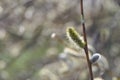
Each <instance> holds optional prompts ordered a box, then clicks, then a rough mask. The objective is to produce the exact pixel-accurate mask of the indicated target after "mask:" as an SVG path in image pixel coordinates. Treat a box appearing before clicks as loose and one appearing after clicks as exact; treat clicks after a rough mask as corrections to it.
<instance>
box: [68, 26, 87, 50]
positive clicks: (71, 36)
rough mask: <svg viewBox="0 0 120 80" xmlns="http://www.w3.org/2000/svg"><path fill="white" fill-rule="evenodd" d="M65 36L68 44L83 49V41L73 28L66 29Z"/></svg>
mask: <svg viewBox="0 0 120 80" xmlns="http://www.w3.org/2000/svg"><path fill="white" fill-rule="evenodd" d="M66 34H67V37H68V39H69V41H70V42H72V43H74V44H75V45H77V46H78V47H80V48H84V47H85V41H84V40H83V37H82V36H80V35H79V33H78V32H77V31H76V30H75V29H74V28H73V27H68V28H67V29H66Z"/></svg>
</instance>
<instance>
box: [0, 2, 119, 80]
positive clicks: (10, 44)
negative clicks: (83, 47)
mask: <svg viewBox="0 0 120 80" xmlns="http://www.w3.org/2000/svg"><path fill="white" fill-rule="evenodd" d="M79 2H80V1H79V0H0V80H88V79H87V78H88V75H87V76H86V75H85V73H87V72H86V71H85V70H83V69H82V71H81V70H79V71H80V72H79V75H81V76H83V77H84V78H82V77H79V75H78V76H77V77H79V79H77V78H76V79H75V78H73V77H74V76H76V74H75V73H76V70H78V68H77V69H74V68H76V67H72V70H73V71H72V72H71V67H69V69H68V65H69V64H66V62H64V61H63V62H64V63H61V61H60V60H59V58H58V56H59V54H60V53H62V52H63V51H64V49H65V48H66V47H69V45H67V46H66V45H65V43H64V42H63V41H66V42H67V38H66V27H69V26H74V27H75V29H77V31H78V32H79V33H80V34H82V27H81V21H80V19H81V16H80V3H79ZM84 12H85V23H86V28H87V37H88V44H90V45H91V46H92V47H93V48H94V49H95V52H99V53H101V54H102V55H103V56H104V57H106V59H107V61H108V63H109V68H110V71H109V74H111V75H107V74H108V73H106V75H107V77H106V75H105V78H106V79H105V80H110V79H111V80H120V0H84ZM52 33H55V35H57V38H54V39H53V38H51V34H52ZM55 35H53V36H55ZM68 44H69V43H68ZM72 59H73V58H72ZM74 59H75V58H74ZM76 61H79V60H76ZM79 62H80V61H79ZM61 65H62V66H63V65H64V66H67V67H63V68H62V67H61ZM72 65H77V67H80V66H84V64H82V65H79V63H78V62H73V64H72ZM69 66H70V65H69ZM59 68H60V70H66V69H67V70H68V71H67V72H65V73H62V72H61V71H59V72H58V70H59ZM49 69H50V70H51V69H53V70H51V71H50V70H49ZM54 70H55V71H54ZM41 71H42V72H41ZM60 72H61V73H60ZM69 73H70V75H69ZM62 74H64V75H65V74H67V75H66V76H63V75H62ZM61 75H62V76H61ZM71 75H72V77H71ZM46 76H47V77H46ZM110 76H111V78H110V79H109V77H110ZM50 77H51V78H50ZM97 77H99V76H97Z"/></svg>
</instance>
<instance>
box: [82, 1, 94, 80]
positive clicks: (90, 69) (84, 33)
mask: <svg viewBox="0 0 120 80" xmlns="http://www.w3.org/2000/svg"><path fill="white" fill-rule="evenodd" d="M80 10H81V18H82V19H81V20H82V28H83V36H84V41H85V43H86V45H85V47H84V51H85V53H86V58H87V63H88V67H89V73H90V77H91V80H93V73H92V65H91V62H90V59H89V53H88V45H87V37H86V29H85V22H84V11H83V0H80Z"/></svg>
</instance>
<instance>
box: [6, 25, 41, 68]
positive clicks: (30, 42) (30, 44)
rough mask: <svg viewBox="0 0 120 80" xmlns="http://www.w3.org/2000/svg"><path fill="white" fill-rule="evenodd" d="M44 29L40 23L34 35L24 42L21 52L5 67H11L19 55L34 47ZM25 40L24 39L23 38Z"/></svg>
mask: <svg viewBox="0 0 120 80" xmlns="http://www.w3.org/2000/svg"><path fill="white" fill-rule="evenodd" d="M42 30H43V26H42V25H40V26H38V27H37V28H36V30H35V31H34V35H33V37H32V38H31V39H30V40H28V41H27V42H26V41H25V42H24V44H23V45H22V48H21V50H20V52H19V53H20V54H19V55H18V56H17V57H15V58H14V59H12V60H11V61H10V62H9V63H8V64H7V66H6V67H5V69H7V68H9V67H10V66H11V65H12V64H13V63H14V62H15V61H16V60H17V59H18V58H19V57H21V56H22V55H23V54H22V53H23V52H24V51H26V50H28V49H30V48H31V47H33V46H34V45H35V44H36V43H37V40H38V38H39V37H40V35H41V33H42ZM22 41H24V40H22Z"/></svg>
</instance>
